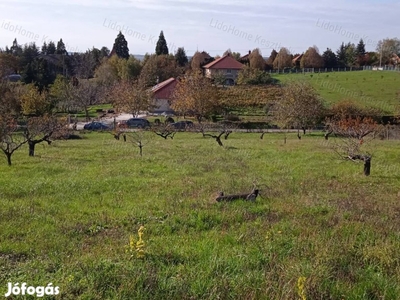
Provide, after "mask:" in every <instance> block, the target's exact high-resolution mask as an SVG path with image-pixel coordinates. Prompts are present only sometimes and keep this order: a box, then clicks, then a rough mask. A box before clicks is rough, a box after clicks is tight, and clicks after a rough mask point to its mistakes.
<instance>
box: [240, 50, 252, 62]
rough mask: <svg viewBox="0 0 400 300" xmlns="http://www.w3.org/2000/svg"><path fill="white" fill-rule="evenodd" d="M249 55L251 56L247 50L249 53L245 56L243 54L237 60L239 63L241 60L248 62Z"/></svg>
mask: <svg viewBox="0 0 400 300" xmlns="http://www.w3.org/2000/svg"><path fill="white" fill-rule="evenodd" d="M250 54H251V50H249V52H248V53H247V54H245V55H243V56H242V57H241V58H239V61H241V60H249V56H250Z"/></svg>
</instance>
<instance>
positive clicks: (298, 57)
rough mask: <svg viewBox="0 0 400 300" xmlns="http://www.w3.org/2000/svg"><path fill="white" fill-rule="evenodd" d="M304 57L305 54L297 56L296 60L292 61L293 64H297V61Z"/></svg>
mask: <svg viewBox="0 0 400 300" xmlns="http://www.w3.org/2000/svg"><path fill="white" fill-rule="evenodd" d="M303 55H304V54H300V55H297V56H296V57H295V58H293V59H292V62H296V61H298V60H301V58H302V57H303Z"/></svg>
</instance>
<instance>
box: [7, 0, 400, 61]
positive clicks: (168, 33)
mask: <svg viewBox="0 0 400 300" xmlns="http://www.w3.org/2000/svg"><path fill="white" fill-rule="evenodd" d="M399 11H400V2H399V1H387V0H379V1H377V0H367V1H363V2H362V4H361V3H360V2H359V1H355V0H351V1H346V0H321V1H315V0H313V1H312V0H299V1H294V0H285V1H275V0H274V1H272V0H263V1H258V0H248V1H242V0H229V1H228V0H217V1H215V0H196V1H189V0H114V1H106V0H70V1H61V0H37V1H32V0H31V1H27V0H13V1H9V0H0V48H3V49H4V48H5V46H6V45H8V46H11V44H12V41H13V40H14V38H17V40H18V43H19V44H25V43H30V42H36V45H38V46H41V45H42V44H43V42H44V41H46V42H47V43H48V42H49V41H50V40H53V41H58V40H59V39H60V38H62V39H63V41H64V43H65V44H66V47H67V51H69V52H84V51H86V50H87V49H88V48H92V47H93V46H94V47H97V48H101V47H102V46H106V47H108V48H109V49H111V48H112V45H113V42H114V40H115V37H116V36H117V34H118V32H119V30H121V31H122V33H123V34H124V35H125V38H126V39H127V41H128V46H129V50H130V53H131V54H144V53H146V52H149V53H154V51H155V45H156V43H157V40H158V36H159V33H160V31H161V30H163V32H164V35H165V39H166V41H167V43H168V48H169V51H170V53H172V54H174V53H175V51H176V50H177V49H178V47H184V48H185V51H186V53H187V55H193V53H194V52H195V51H196V50H197V49H198V50H199V51H203V50H204V51H207V52H209V53H210V54H211V55H217V54H218V55H222V53H223V52H224V51H225V50H226V49H227V48H231V49H232V51H234V52H240V53H241V54H242V55H243V54H246V53H247V52H248V50H252V49H255V48H259V49H260V50H261V52H262V54H263V56H268V55H269V54H270V53H271V51H272V49H273V48H274V49H276V50H277V51H279V49H280V48H281V47H286V48H288V49H289V50H290V51H291V52H292V53H302V52H305V51H306V50H307V49H308V47H310V46H313V45H316V46H318V48H319V49H320V51H321V52H323V51H324V50H325V49H326V48H327V47H329V48H331V49H333V50H336V49H338V48H339V46H340V44H341V43H342V42H345V43H347V42H351V43H355V44H356V43H357V42H358V41H359V40H360V38H363V39H364V42H365V44H366V50H367V51H375V49H376V43H377V42H378V41H379V40H381V39H384V38H394V37H399V36H398V26H397V21H396V20H397V19H398V12H399Z"/></svg>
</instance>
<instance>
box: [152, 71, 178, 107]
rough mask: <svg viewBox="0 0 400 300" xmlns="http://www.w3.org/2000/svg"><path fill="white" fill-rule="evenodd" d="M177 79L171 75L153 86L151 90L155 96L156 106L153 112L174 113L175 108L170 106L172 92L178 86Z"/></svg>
mask: <svg viewBox="0 0 400 300" xmlns="http://www.w3.org/2000/svg"><path fill="white" fill-rule="evenodd" d="M176 83H177V81H176V79H175V78H173V77H171V78H169V79H167V80H165V81H163V82H160V83H158V84H157V85H155V86H153V87H152V89H151V91H152V93H153V98H154V103H153V104H154V106H155V107H154V108H153V109H152V110H151V112H152V113H164V112H165V113H172V112H173V110H172V109H171V107H170V104H171V100H172V94H173V92H174V89H175V86H176Z"/></svg>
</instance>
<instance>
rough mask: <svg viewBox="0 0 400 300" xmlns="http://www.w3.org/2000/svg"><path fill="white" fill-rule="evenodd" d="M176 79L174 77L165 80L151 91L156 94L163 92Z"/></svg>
mask: <svg viewBox="0 0 400 300" xmlns="http://www.w3.org/2000/svg"><path fill="white" fill-rule="evenodd" d="M175 80H176V79H175V78H174V77H171V78H168V79H167V80H164V81H163V82H160V83H158V84H156V85H155V86H153V87H152V88H151V91H152V92H153V93H156V92H158V91H160V90H162V89H163V88H165V87H167V86H168V85H169V84H170V83H172V82H174V81H175Z"/></svg>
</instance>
